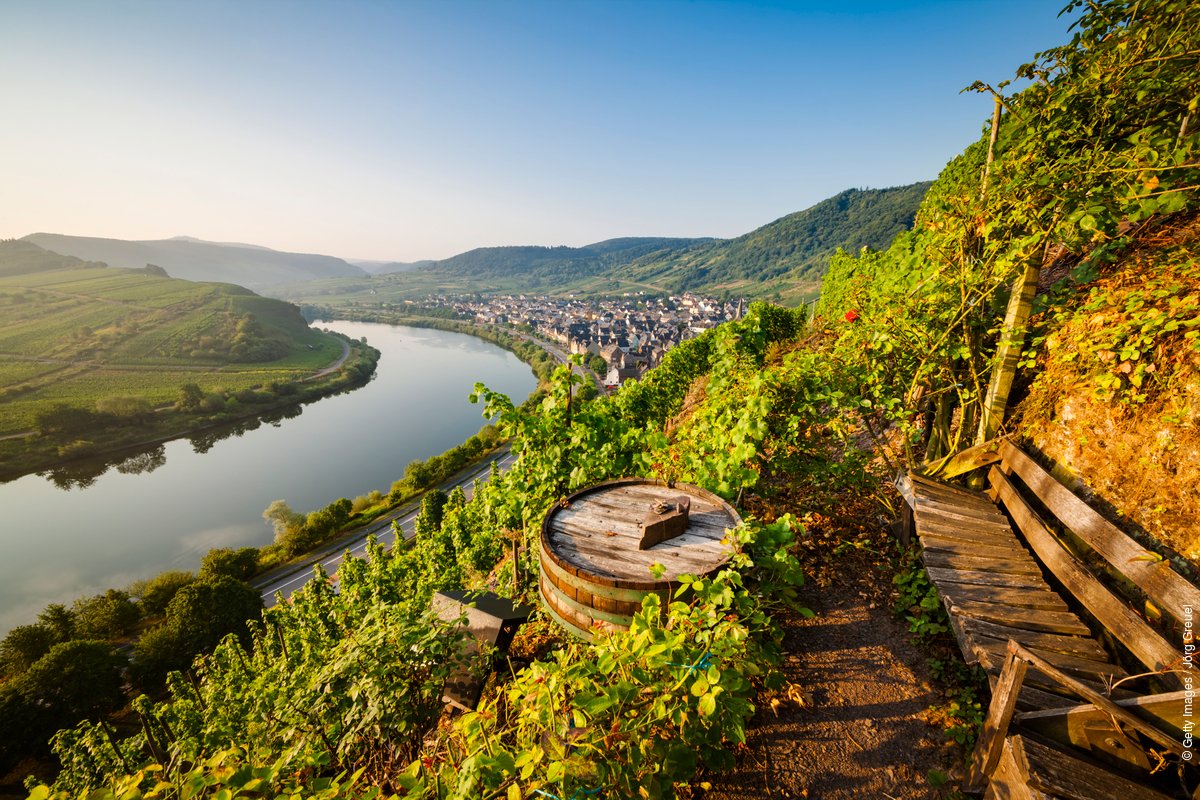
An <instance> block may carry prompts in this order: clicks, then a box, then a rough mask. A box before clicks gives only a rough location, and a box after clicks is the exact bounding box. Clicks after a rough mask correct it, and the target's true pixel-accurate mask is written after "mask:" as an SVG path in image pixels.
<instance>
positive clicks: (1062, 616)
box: [950, 600, 1091, 636]
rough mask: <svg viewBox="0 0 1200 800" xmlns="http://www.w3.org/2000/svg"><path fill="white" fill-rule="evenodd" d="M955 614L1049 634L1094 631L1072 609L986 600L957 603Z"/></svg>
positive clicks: (954, 606)
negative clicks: (1017, 605)
mask: <svg viewBox="0 0 1200 800" xmlns="http://www.w3.org/2000/svg"><path fill="white" fill-rule="evenodd" d="M950 613H951V614H952V615H959V616H964V617H971V618H973V619H981V620H987V621H990V622H998V623H1000V624H1001V625H1008V626H1010V627H1013V628H1026V629H1027V630H1031V631H1045V632H1046V633H1065V634H1068V635H1073V636H1088V635H1090V634H1091V630H1089V629H1088V626H1087V625H1084V624H1083V623H1082V622H1080V621H1079V617H1077V616H1075V615H1074V614H1072V613H1071V612H1069V611H1066V612H1063V611H1043V610H1041V609H1034V608H1015V607H1013V606H999V605H989V604H987V603H972V602H969V601H964V602H961V603H960V602H958V601H957V600H955V601H954V602H953V604H952V605H951V607H950Z"/></svg>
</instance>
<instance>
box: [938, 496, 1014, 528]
mask: <svg viewBox="0 0 1200 800" xmlns="http://www.w3.org/2000/svg"><path fill="white" fill-rule="evenodd" d="M916 517H917V523H918V524H920V523H921V522H931V523H933V524H935V525H945V526H947V527H951V528H957V529H964V530H971V531H976V532H978V533H991V532H996V533H999V534H1004V533H1006V532H1008V531H1011V530H1012V527H1011V526H1009V524H1008V520H1007V519H1003V518H1000V519H996V520H985V519H980V518H978V517H972V516H968V515H965V514H961V513H960V514H955V513H951V512H947V511H943V510H941V509H937V508H931V507H929V506H927V505H925V504H923V503H922V502H921V501H920V500H918V501H917V511H916Z"/></svg>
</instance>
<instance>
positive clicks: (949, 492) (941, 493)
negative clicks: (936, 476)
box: [909, 474, 995, 508]
mask: <svg viewBox="0 0 1200 800" xmlns="http://www.w3.org/2000/svg"><path fill="white" fill-rule="evenodd" d="M909 485H910V486H911V487H912V491H913V494H914V495H915V496H916V497H917V498H918V499H919V498H923V497H924V498H934V499H937V500H940V501H942V502H953V503H961V504H963V505H965V506H970V507H972V508H976V507H977V508H986V507H987V506H989V505H995V504H994V503H992V502H991V500H989V499H988V496H987V495H986V494H984V493H983V492H977V491H975V490H974V489H966V488H963V487H962V486H951V485H950V484H948V483H940V482H938V481H932V480H929V479H927V478H923V477H921V476H920V475H916V474H914V475H912V477H911V478H910V479H909Z"/></svg>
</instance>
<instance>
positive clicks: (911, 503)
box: [896, 472, 917, 508]
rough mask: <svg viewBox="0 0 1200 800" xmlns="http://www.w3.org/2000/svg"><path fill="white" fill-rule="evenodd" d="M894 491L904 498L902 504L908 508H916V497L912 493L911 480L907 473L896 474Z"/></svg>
mask: <svg viewBox="0 0 1200 800" xmlns="http://www.w3.org/2000/svg"><path fill="white" fill-rule="evenodd" d="M896 491H898V492H899V493H900V496H901V497H902V498H904V502H905V504H907V505H908V507H909V508H913V507H915V506H916V504H917V496H916V494H915V493H914V492H913V484H912V478H910V477H909V476H908V473H907V472H898V473H896Z"/></svg>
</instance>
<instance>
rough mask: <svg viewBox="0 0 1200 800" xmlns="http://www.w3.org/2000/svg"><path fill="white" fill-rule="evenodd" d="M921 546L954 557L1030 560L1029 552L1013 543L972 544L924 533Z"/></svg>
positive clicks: (950, 537) (953, 538) (951, 537)
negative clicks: (971, 556) (973, 556)
mask: <svg viewBox="0 0 1200 800" xmlns="http://www.w3.org/2000/svg"><path fill="white" fill-rule="evenodd" d="M921 546H922V547H924V548H925V549H926V550H940V551H942V552H944V553H954V554H955V555H978V556H990V557H992V558H1030V555H1029V551H1028V550H1024V549H1022V548H1020V547H1018V546H1017V544H1016V543H1015V542H1013V543H1008V542H1003V541H1001V542H972V541H966V540H963V539H956V538H955V537H953V536H944V535H940V534H937V533H932V532H930V531H926V532H925V533H923V534H921Z"/></svg>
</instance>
